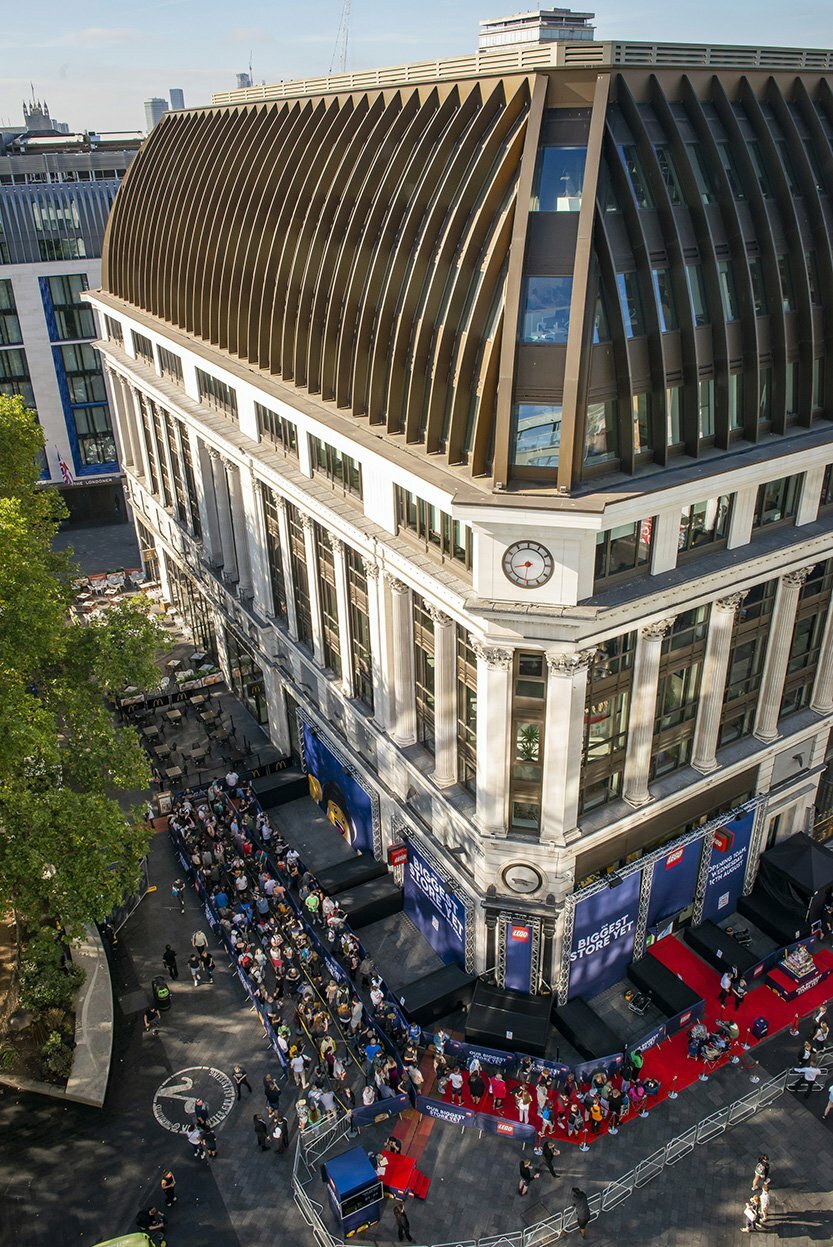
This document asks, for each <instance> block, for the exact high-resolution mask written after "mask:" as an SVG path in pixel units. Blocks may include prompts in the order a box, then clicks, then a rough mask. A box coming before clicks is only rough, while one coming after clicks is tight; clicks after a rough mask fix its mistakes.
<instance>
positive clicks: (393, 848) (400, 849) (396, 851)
mask: <svg viewBox="0 0 833 1247" xmlns="http://www.w3.org/2000/svg"><path fill="white" fill-rule="evenodd" d="M407 860H408V846H407V844H391V845H390V846H389V847H388V865H389V866H404V865H405V863H406V862H407Z"/></svg>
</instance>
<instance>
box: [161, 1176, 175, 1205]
mask: <svg viewBox="0 0 833 1247" xmlns="http://www.w3.org/2000/svg"><path fill="white" fill-rule="evenodd" d="M159 1185H160V1186H161V1187H162V1194H163V1195H164V1196H165V1207H166V1208H173V1206H174V1204H175V1203H176V1178H175V1177H174V1175H173V1170H172V1169H166V1170H165V1172H164V1173H163V1174H162V1181H161V1182H160V1184H159Z"/></svg>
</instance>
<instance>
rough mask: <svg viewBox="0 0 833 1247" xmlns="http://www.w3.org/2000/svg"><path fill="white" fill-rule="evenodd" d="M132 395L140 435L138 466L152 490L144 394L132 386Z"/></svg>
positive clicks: (148, 488) (147, 486)
mask: <svg viewBox="0 0 833 1247" xmlns="http://www.w3.org/2000/svg"><path fill="white" fill-rule="evenodd" d="M129 388H130V397H131V399H132V402H133V411H134V414H135V417H136V429H137V432H138V437H139V455H140V459H141V465H140V464H138V463H137V465H136V466H137V468H138V469H139V471H140V472H141V474H142V476H143V477H144V478H145V488H146V489H147V490H148V492H150V490H151V488H152V486H153V476H152V474H151V470H150V453H151V448H150V446H148V443H147V437H146V436H145V423H144V420H143V419H142V396H141V394H140V393H139V391H138V390H137V389H136V388H135V386H132V385H131V386H130V387H129Z"/></svg>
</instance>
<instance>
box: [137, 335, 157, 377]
mask: <svg viewBox="0 0 833 1247" xmlns="http://www.w3.org/2000/svg"><path fill="white" fill-rule="evenodd" d="M133 350H134V351H135V352H136V356H137V358H138V359H142V360H144V362H145V363H146V364H147V365H148V367H150V368H155V367H156V364H155V361H154V358H153V343H152V342H151V340H150V338H146V337H145V335H144V334H143V333H137V332H136V330H135V329H134V330H133Z"/></svg>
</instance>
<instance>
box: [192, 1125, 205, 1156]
mask: <svg viewBox="0 0 833 1247" xmlns="http://www.w3.org/2000/svg"><path fill="white" fill-rule="evenodd" d="M188 1142H189V1143H190V1144H191V1147H192V1148H193V1149H194V1157H195V1158H196V1159H197V1160H205V1135H204V1134H203V1132H202V1130H200V1128H199V1126H196V1125H194V1126H192V1127H191V1129H190V1130H189V1131H188Z"/></svg>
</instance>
